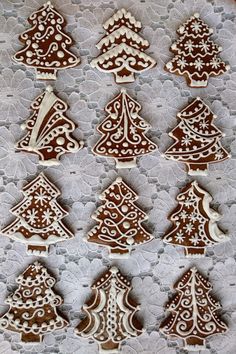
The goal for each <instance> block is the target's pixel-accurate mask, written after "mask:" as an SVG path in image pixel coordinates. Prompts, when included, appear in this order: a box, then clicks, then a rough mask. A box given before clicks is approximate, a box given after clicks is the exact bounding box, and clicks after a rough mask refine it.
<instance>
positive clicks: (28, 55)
mask: <svg viewBox="0 0 236 354" xmlns="http://www.w3.org/2000/svg"><path fill="white" fill-rule="evenodd" d="M26 56H27V57H29V58H31V57H32V56H33V52H31V50H27V52H26Z"/></svg>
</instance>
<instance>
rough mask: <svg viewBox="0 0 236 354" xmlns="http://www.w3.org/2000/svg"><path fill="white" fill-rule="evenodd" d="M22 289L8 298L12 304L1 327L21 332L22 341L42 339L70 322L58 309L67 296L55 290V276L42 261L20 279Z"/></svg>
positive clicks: (29, 341)
mask: <svg viewBox="0 0 236 354" xmlns="http://www.w3.org/2000/svg"><path fill="white" fill-rule="evenodd" d="M16 282H17V284H18V289H17V290H16V291H15V292H14V293H13V294H12V295H10V296H9V297H8V298H7V299H6V301H5V302H6V303H7V304H8V305H9V306H10V309H9V310H8V312H7V313H5V315H3V316H2V317H1V318H0V328H1V329H8V330H10V331H14V332H18V333H21V340H22V342H26V343H34V342H41V341H42V339H43V335H44V334H47V333H51V332H54V331H55V330H57V329H62V328H64V327H66V326H67V325H68V322H67V321H65V320H64V319H63V318H62V317H61V316H60V315H59V314H58V312H57V307H58V306H59V305H61V304H62V302H63V300H62V298H61V297H60V296H59V295H56V294H55V293H54V291H53V290H52V287H53V285H54V284H55V279H54V278H53V277H52V276H51V275H49V273H48V271H47V269H46V268H45V267H44V266H42V265H41V264H40V263H39V262H35V263H33V264H31V265H30V266H29V267H28V268H27V269H26V270H25V271H24V273H23V274H22V275H20V276H18V278H17V279H16Z"/></svg>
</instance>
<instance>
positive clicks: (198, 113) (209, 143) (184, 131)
mask: <svg viewBox="0 0 236 354" xmlns="http://www.w3.org/2000/svg"><path fill="white" fill-rule="evenodd" d="M177 116H178V118H179V119H180V122H179V124H178V125H177V127H176V128H174V129H173V130H172V131H171V132H170V133H169V136H170V137H172V138H173V139H174V140H175V142H174V144H173V145H171V146H170V147H169V148H168V149H167V151H166V152H165V155H164V156H165V157H166V158H167V159H171V160H177V161H181V162H184V163H185V164H186V165H187V166H188V173H189V174H190V175H206V174H207V170H208V164H211V163H217V162H219V161H224V160H225V159H228V158H230V154H229V153H228V152H227V151H226V150H225V149H224V148H223V147H222V144H221V141H220V140H221V138H222V137H224V134H223V133H222V132H221V131H220V130H219V129H218V128H217V127H216V126H215V125H214V124H213V122H212V121H213V119H215V118H216V116H215V115H214V114H213V112H212V111H211V110H210V108H209V107H208V106H207V105H206V104H205V103H204V102H203V101H202V100H201V99H200V98H199V97H197V98H196V99H195V100H194V101H192V102H191V103H190V104H189V105H188V106H187V107H185V108H184V109H183V110H182V111H181V112H180V113H178V115H177ZM200 165H203V166H200ZM193 167H194V168H193Z"/></svg>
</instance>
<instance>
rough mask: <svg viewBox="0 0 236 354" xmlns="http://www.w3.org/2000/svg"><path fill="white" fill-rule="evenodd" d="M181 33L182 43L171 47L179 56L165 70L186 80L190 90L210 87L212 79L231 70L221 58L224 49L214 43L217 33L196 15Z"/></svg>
mask: <svg viewBox="0 0 236 354" xmlns="http://www.w3.org/2000/svg"><path fill="white" fill-rule="evenodd" d="M177 33H178V34H179V35H180V38H179V40H178V41H177V42H176V43H174V44H173V45H172V46H171V51H172V52H173V53H174V54H175V56H174V58H173V59H172V60H171V61H169V62H168V63H167V64H166V66H165V69H166V70H167V71H169V72H171V73H174V74H177V75H181V76H184V77H185V78H186V80H187V83H188V85H189V86H190V87H206V86H207V84H208V80H209V77H210V76H218V75H220V74H223V73H225V72H226V71H227V70H229V69H230V66H229V65H226V64H225V63H224V62H223V61H222V60H221V59H220V57H219V56H218V54H219V53H220V52H221V51H222V48H221V47H219V46H218V45H217V44H215V43H214V42H213V41H212V40H210V38H209V37H210V36H211V35H212V34H213V29H211V28H209V27H208V25H207V24H206V23H204V22H203V21H202V20H201V19H200V18H199V14H197V13H196V14H194V15H193V16H192V17H190V18H189V20H188V21H186V22H185V23H184V24H183V25H182V26H180V27H179V29H178V30H177Z"/></svg>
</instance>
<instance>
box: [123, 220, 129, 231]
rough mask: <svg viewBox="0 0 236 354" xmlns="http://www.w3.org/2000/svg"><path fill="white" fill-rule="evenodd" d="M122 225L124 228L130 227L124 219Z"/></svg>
mask: <svg viewBox="0 0 236 354" xmlns="http://www.w3.org/2000/svg"><path fill="white" fill-rule="evenodd" d="M123 226H124V228H125V229H128V228H129V227H130V223H129V222H128V221H125V222H124V223H123Z"/></svg>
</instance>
